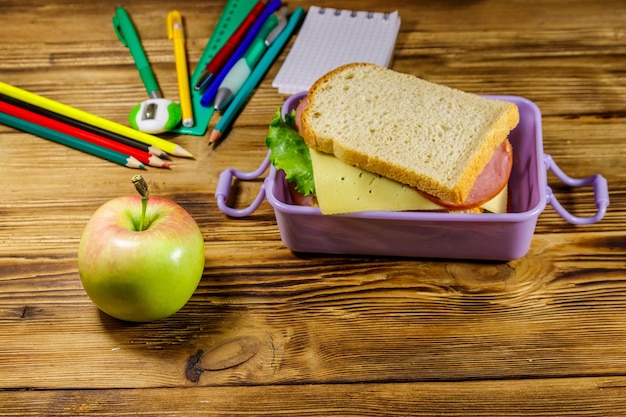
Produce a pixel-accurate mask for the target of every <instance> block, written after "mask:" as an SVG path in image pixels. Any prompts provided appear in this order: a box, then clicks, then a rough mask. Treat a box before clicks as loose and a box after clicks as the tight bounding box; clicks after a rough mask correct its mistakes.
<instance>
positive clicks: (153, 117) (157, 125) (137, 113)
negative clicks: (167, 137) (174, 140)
mask: <svg viewBox="0 0 626 417" xmlns="http://www.w3.org/2000/svg"><path fill="white" fill-rule="evenodd" d="M181 117H182V115H181V110H180V106H179V105H178V104H177V103H174V102H173V101H172V100H168V99H166V98H151V99H149V100H145V101H142V102H141V103H139V104H137V105H136V106H135V107H133V109H132V111H131V112H130V115H129V116H128V121H129V123H130V125H131V126H132V127H133V129H136V130H139V131H140V132H145V133H163V132H168V131H170V130H172V129H173V128H175V127H176V126H177V125H178V123H180V119H181Z"/></svg>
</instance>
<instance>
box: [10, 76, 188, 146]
mask: <svg viewBox="0 0 626 417" xmlns="http://www.w3.org/2000/svg"><path fill="white" fill-rule="evenodd" d="M0 93H2V94H5V95H8V96H11V97H15V98H18V99H20V100H22V101H25V102H27V103H30V104H34V105H36V106H39V107H42V108H44V109H48V110H51V111H54V112H56V113H59V114H62V115H65V116H68V117H71V118H73V119H76V120H80V121H82V122H84V123H89V124H91V125H94V126H97V127H100V128H102V129H106V130H109V131H112V132H115V133H118V134H120V135H124V136H128V137H130V138H133V139H135V140H138V141H140V142H143V143H146V144H149V145H154V146H157V147H158V148H159V149H161V150H163V151H165V152H167V153H168V154H170V155H176V156H183V157H193V155H192V154H191V153H190V152H188V151H187V150H186V149H184V148H183V147H182V146H180V145H177V144H175V143H174V142H170V141H168V140H165V139H161V138H159V137H157V136H153V135H149V134H147V133H144V132H140V131H138V130H134V129H132V128H130V127H128V126H124V125H121V124H119V123H116V122H113V121H111V120H107V119H104V118H102V117H99V116H96V115H93V114H91V113H88V112H85V111H82V110H79V109H77V108H74V107H71V106H68V105H66V104H63V103H59V102H57V101H54V100H51V99H48V98H46V97H43V96H40V95H37V94H35V93H31V92H29V91H26V90H23V89H21V88H18V87H14V86H12V85H9V84H6V83H3V82H1V81H0Z"/></svg>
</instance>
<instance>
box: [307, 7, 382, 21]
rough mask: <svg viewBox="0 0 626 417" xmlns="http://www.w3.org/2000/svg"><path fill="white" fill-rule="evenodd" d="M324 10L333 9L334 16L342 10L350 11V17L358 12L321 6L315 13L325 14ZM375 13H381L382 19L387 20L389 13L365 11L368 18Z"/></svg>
mask: <svg viewBox="0 0 626 417" xmlns="http://www.w3.org/2000/svg"><path fill="white" fill-rule="evenodd" d="M326 10H329V11H330V10H333V15H335V16H341V15H342V14H343V13H344V12H345V13H350V17H357V16H358V15H359V12H358V11H356V10H341V9H327V8H326V7H321V8H320V9H319V10H318V11H317V13H319V14H326ZM377 14H380V15H382V17H383V20H389V13H375V12H372V11H368V12H366V15H365V16H366V17H367V18H368V19H373V18H374V16H376V15H377Z"/></svg>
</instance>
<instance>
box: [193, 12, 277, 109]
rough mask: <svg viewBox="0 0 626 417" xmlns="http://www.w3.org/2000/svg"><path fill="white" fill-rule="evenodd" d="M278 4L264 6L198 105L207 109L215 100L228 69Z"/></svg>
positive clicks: (240, 55) (245, 49)
mask: <svg viewBox="0 0 626 417" xmlns="http://www.w3.org/2000/svg"><path fill="white" fill-rule="evenodd" d="M280 4H281V0H270V1H269V3H267V5H265V8H263V11H262V12H261V15H260V16H259V18H258V19H257V21H256V22H254V25H252V27H251V28H250V30H249V31H248V33H247V34H246V37H245V38H244V40H243V41H242V42H241V44H240V45H239V46H238V47H237V50H236V51H235V53H234V54H233V55H232V56H231V57H230V59H229V60H228V62H226V64H225V65H224V67H223V68H222V70H221V71H220V72H219V74H217V76H216V77H215V79H214V80H213V81H212V82H211V85H209V87H208V89H207V90H206V91H205V92H204V94H202V98H201V99H200V104H201V105H202V106H204V107H209V105H210V104H211V103H212V102H213V99H214V98H215V94H217V89H218V88H219V86H220V84H221V83H222V81H223V80H224V78H225V77H226V75H227V74H228V71H230V69H231V68H232V67H233V66H234V65H235V63H236V62H237V61H239V58H241V57H242V56H243V54H245V53H246V51H247V50H248V48H249V47H250V45H251V44H252V41H254V38H256V35H257V34H258V33H259V32H260V30H261V28H262V27H263V25H264V24H265V21H267V19H268V18H269V17H270V16H271V15H272V14H273V13H274V12H275V11H276V10H278V8H279V7H280Z"/></svg>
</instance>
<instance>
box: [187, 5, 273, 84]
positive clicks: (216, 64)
mask: <svg viewBox="0 0 626 417" xmlns="http://www.w3.org/2000/svg"><path fill="white" fill-rule="evenodd" d="M264 7H265V2H264V1H259V2H258V3H257V4H256V5H255V6H254V8H252V10H251V11H250V13H249V14H248V16H246V18H245V19H244V21H243V22H242V23H241V25H239V27H238V28H237V30H235V32H234V33H233V34H232V35H231V37H230V38H228V40H227V41H226V43H225V44H224V46H222V48H221V49H220V50H219V51H218V52H217V54H215V56H214V57H213V59H211V61H210V62H209V63H208V64H207V66H206V67H205V69H204V71H203V72H202V75H200V78H199V79H198V81H197V82H196V85H195V86H194V89H195V90H196V91H201V90H204V89H205V88H206V87H207V86H208V85H209V83H210V81H211V79H212V78H213V77H214V76H215V74H217V73H218V72H219V70H220V69H221V68H222V67H223V66H224V64H226V61H228V59H229V58H230V57H231V55H232V54H233V52H235V50H236V49H237V45H239V44H240V43H241V40H242V39H243V37H244V36H245V34H246V32H247V31H248V29H250V26H252V24H253V23H254V21H255V20H256V19H257V18H258V17H259V15H260V14H261V12H262V11H263V8H264Z"/></svg>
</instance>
